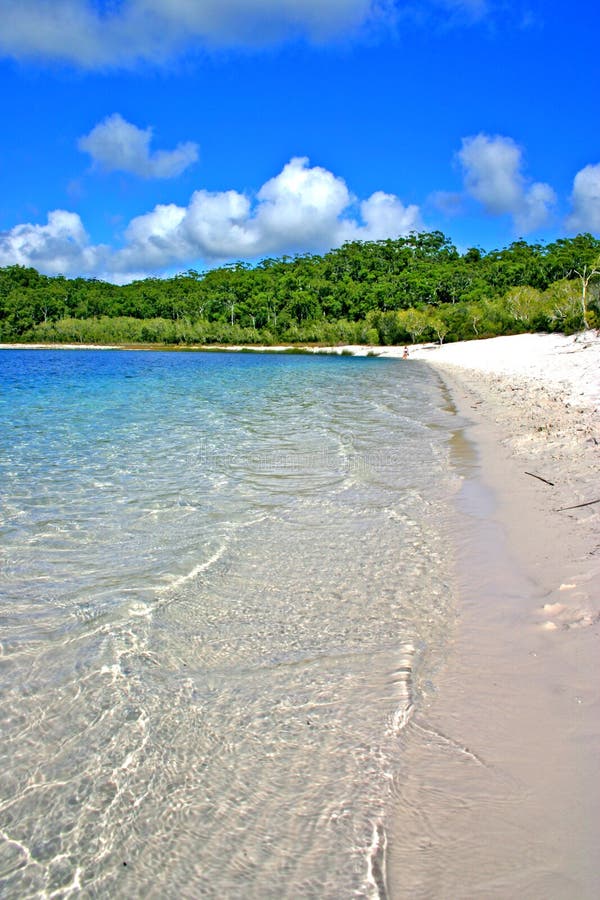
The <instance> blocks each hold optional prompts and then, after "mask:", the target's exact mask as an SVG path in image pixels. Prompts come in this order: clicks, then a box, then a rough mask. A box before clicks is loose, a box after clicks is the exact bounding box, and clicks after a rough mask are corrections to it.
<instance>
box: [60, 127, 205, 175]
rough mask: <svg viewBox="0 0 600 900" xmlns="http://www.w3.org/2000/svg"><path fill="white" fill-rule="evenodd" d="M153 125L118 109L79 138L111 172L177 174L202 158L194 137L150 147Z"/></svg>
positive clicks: (80, 144)
mask: <svg viewBox="0 0 600 900" xmlns="http://www.w3.org/2000/svg"><path fill="white" fill-rule="evenodd" d="M151 140H152V128H145V129H142V128H137V126H135V125H132V124H131V123H130V122H127V121H126V120H125V119H124V118H123V117H122V116H120V115H119V114H118V113H114V115H112V116H107V117H106V119H104V120H103V121H102V122H100V123H99V124H98V125H96V126H95V127H94V128H92V130H91V131H90V133H89V134H86V135H84V137H82V138H80V139H79V141H78V147H79V149H80V150H84V151H85V152H86V153H89V155H90V156H91V157H92V160H93V161H94V164H95V165H97V166H99V167H100V168H102V169H104V170H105V171H107V172H112V171H117V170H118V171H121V172H131V173H133V174H134V175H139V176H141V177H142V178H174V177H175V176H177V175H181V173H182V172H183V171H185V169H187V168H188V167H189V166H191V165H192V163H195V162H196V160H197V159H198V145H197V144H193V143H191V142H190V141H188V142H186V143H182V144H178V145H177V147H176V148H175V149H174V150H155V151H154V152H151V151H150V141H151Z"/></svg>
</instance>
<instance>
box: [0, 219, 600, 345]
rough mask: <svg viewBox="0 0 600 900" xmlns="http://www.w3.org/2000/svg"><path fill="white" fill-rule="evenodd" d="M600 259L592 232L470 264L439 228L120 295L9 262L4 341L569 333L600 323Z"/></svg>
mask: <svg viewBox="0 0 600 900" xmlns="http://www.w3.org/2000/svg"><path fill="white" fill-rule="evenodd" d="M599 261H600V240H598V239H596V238H594V237H592V235H590V234H582V235H578V236H577V237H575V238H571V239H560V240H557V241H556V242H554V243H551V244H546V245H539V244H528V243H526V242H525V241H522V240H519V241H516V242H514V243H513V244H511V245H510V246H509V247H507V248H506V249H504V250H495V251H492V252H490V253H485V252H483V251H482V250H479V249H476V248H472V249H470V250H467V251H466V252H465V253H463V254H460V253H459V252H458V251H457V250H456V248H455V247H454V246H453V244H452V243H451V242H450V240H449V239H448V238H447V237H445V235H443V234H442V233H441V232H439V231H434V232H425V233H422V234H412V235H410V236H409V237H406V238H399V239H397V240H385V241H376V242H353V243H348V244H345V245H344V246H343V247H341V248H340V249H337V250H332V251H331V252H329V253H326V254H325V255H323V256H317V255H308V254H306V255H302V256H296V257H293V258H291V257H283V258H282V259H265V260H263V261H262V262H260V263H259V264H258V265H256V266H249V265H247V264H244V263H236V264H233V265H226V266H223V267H221V268H217V269H211V270H209V271H207V272H204V273H199V272H196V271H194V270H189V271H187V272H186V273H184V274H180V275H176V276H174V277H172V278H147V279H145V280H143V281H135V282H132V283H131V284H127V285H123V286H118V285H114V284H110V283H108V282H103V281H98V280H96V279H89V278H72V279H69V278H65V277H63V276H60V275H59V276H55V277H50V276H46V275H41V274H40V273H38V272H37V271H36V270H35V269H33V268H25V267H23V266H8V267H6V268H3V269H0V340H2V341H65V342H66V341H68V342H74V341H75V342H77V341H81V342H91V343H94V342H96V343H103V342H104V343H105V342H110V343H115V342H121V343H155V342H160V343H168V344H186V343H248V344H259V343H260V344H274V343H279V342H286V343H287V342H327V343H329V342H348V343H369V344H377V343H383V344H394V343H405V342H408V341H411V340H412V341H420V340H439V341H442V340H465V339H469V338H474V337H483V336H488V335H497V334H511V333H515V332H519V331H531V330H540V331H567V332H569V331H575V330H578V329H580V328H581V327H583V326H584V325H586V324H587V325H588V326H592V327H593V326H596V327H598V326H600V303H599V301H598V285H599V284H600V277H598V278H596V276H595V275H593V276H592V278H591V279H589V282H588V276H589V275H590V272H592V273H593V272H595V271H596V269H598V274H599V275H600V264H599ZM584 283H585V287H586V297H585V301H586V302H585V303H582V289H583V287H584ZM584 319H585V321H584Z"/></svg>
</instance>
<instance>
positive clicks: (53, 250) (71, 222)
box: [0, 209, 107, 275]
mask: <svg viewBox="0 0 600 900" xmlns="http://www.w3.org/2000/svg"><path fill="white" fill-rule="evenodd" d="M106 254H107V248H106V247H104V246H102V245H97V246H95V247H92V246H90V243H89V238H88V235H87V233H86V231H85V228H84V227H83V223H82V221H81V219H80V217H79V216H78V215H77V213H72V212H67V211H66V210H64V209H55V210H54V211H53V212H51V213H49V214H48V221H47V223H46V224H45V225H31V224H24V225H17V226H15V228H13V229H11V230H10V231H6V232H0V266H10V265H21V266H34V267H35V268H37V269H40V270H42V271H43V272H46V273H47V274H49V275H58V274H61V273H68V272H91V271H95V270H96V269H98V268H99V267H101V265H102V261H103V259H104V258H105V256H106Z"/></svg>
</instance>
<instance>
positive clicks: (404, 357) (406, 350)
mask: <svg viewBox="0 0 600 900" xmlns="http://www.w3.org/2000/svg"><path fill="white" fill-rule="evenodd" d="M402 359H408V347H405V348H404V353H403V354H402Z"/></svg>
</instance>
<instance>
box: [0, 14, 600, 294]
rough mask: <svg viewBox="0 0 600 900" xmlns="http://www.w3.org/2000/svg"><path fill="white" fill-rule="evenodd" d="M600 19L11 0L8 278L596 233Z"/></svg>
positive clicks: (1, 254)
mask: <svg viewBox="0 0 600 900" xmlns="http://www.w3.org/2000/svg"><path fill="white" fill-rule="evenodd" d="M596 22H597V8H596V4H595V3H592V2H586V0H574V2H572V3H569V4H567V3H560V2H553V0H550V2H542V0H512V2H508V0H412V2H403V0H104V2H95V3H94V2H87V0H53V2H52V3H47V2H45V0H0V78H1V79H2V97H3V104H2V105H3V123H4V127H3V128H2V133H1V139H0V265H10V264H13V263H19V264H22V265H33V266H35V267H36V268H38V269H39V270H41V271H44V272H47V273H49V274H58V273H63V274H65V275H85V276H95V277H103V278H109V279H111V280H114V281H119V282H123V281H128V280H130V279H132V278H135V277H144V276H146V275H161V274H165V273H171V272H177V271H185V270H186V269H187V268H190V267H194V268H197V269H200V270H202V269H205V268H208V267H210V266H214V265H217V264H221V263H223V262H227V261H231V260H237V259H246V260H250V261H252V260H256V259H260V258H262V257H264V256H281V255H283V254H286V253H295V252H305V251H311V252H312V251H316V252H321V251H325V250H327V249H329V248H331V247H335V246H339V245H340V244H341V243H343V242H344V241H345V240H354V239H360V240H378V239H382V238H386V237H392V238H393V237H397V236H399V235H403V234H407V233H408V232H410V231H411V230H422V229H434V228H438V229H441V230H442V231H444V232H445V233H446V234H448V235H449V236H450V237H451V238H452V240H453V241H454V242H455V243H456V244H457V246H458V247H459V248H460V249H466V248H467V247H470V246H480V247H483V248H484V249H486V250H490V249H494V248H497V247H503V246H506V245H507V244H509V243H510V242H511V241H512V240H515V239H516V238H519V237H524V238H526V239H527V240H530V241H544V240H546V241H547V240H554V239H555V238H556V237H560V236H569V235H573V234H576V233H577V232H579V231H591V232H592V233H593V234H596V235H600V122H599V120H598V94H599V88H600V78H599V75H600V66H599V63H598V50H597V46H596V40H595V30H596V29H595V23H596Z"/></svg>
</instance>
